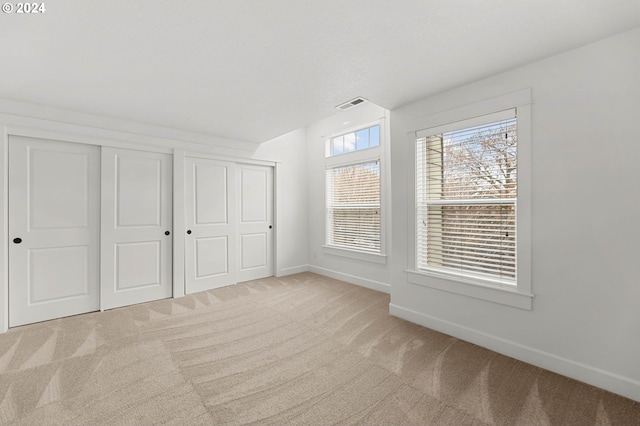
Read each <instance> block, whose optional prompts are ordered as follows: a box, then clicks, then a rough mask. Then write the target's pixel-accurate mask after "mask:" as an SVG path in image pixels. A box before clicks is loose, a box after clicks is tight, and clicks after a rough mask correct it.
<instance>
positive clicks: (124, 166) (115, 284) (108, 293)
mask: <svg viewBox="0 0 640 426" xmlns="http://www.w3.org/2000/svg"><path fill="white" fill-rule="evenodd" d="M171 188H172V159H171V156H170V155H168V154H158V153H150V152H142V151H132V150H127V149H115V148H102V218H101V222H102V234H101V271H102V272H101V303H100V304H101V308H102V309H111V308H116V307H119V306H126V305H132V304H135V303H142V302H148V301H151V300H157V299H164V298H167V297H171V295H172V286H171V263H172V236H171V230H172V214H171V213H172V197H171V194H172V192H171V190H172V189H171Z"/></svg>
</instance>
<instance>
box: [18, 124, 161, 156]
mask: <svg viewBox="0 0 640 426" xmlns="http://www.w3.org/2000/svg"><path fill="white" fill-rule="evenodd" d="M7 133H8V134H10V135H12V136H25V137H29V138H37V139H50V140H55V141H59V142H73V143H81V144H85V145H98V146H105V147H109V148H124V149H130V150H134V151H145V152H157V153H162V154H171V152H172V150H171V149H170V148H166V147H161V146H153V145H145V144H139V143H136V142H127V141H121V140H114V139H107V138H104V137H95V136H90V135H78V134H74V133H65V132H59V131H55V130H48V129H36V128H30V127H20V126H7Z"/></svg>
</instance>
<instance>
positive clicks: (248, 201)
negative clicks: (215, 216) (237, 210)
mask: <svg viewBox="0 0 640 426" xmlns="http://www.w3.org/2000/svg"><path fill="white" fill-rule="evenodd" d="M268 171H269V169H255V168H253V167H252V168H248V167H247V166H241V167H240V181H241V182H242V185H241V188H240V190H241V194H242V197H241V198H240V200H241V204H242V209H241V210H242V216H241V217H240V221H241V223H251V222H263V223H264V222H266V221H267V210H268V208H269V205H268V204H269V203H267V195H268V193H269V188H268V185H269V182H268V179H269V176H268Z"/></svg>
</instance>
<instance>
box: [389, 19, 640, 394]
mask: <svg viewBox="0 0 640 426" xmlns="http://www.w3.org/2000/svg"><path fill="white" fill-rule="evenodd" d="M638 46H640V29H636V30H634V31H631V32H627V33H624V34H621V35H619V36H616V37H613V38H610V39H606V40H603V41H600V42H597V43H595V44H591V45H588V46H585V47H583V48H580V49H576V50H573V51H570V52H566V53H564V54H561V55H558V56H555V57H552V58H548V59H546V60H543V61H540V62H536V63H533V64H530V65H527V66H524V67H522V68H518V69H516V70H513V71H510V72H506V73H503V74H500V75H496V76H494V77H491V78H487V79H485V80H482V81H479V82H476V83H473V84H469V85H467V86H464V87H460V88H457V89H455V90H451V91H449V92H446V93H442V94H439V95H437V96H433V97H430V98H429V99H425V100H422V101H419V102H417V103H414V104H412V105H408V106H405V107H403V108H399V109H397V110H394V111H392V112H391V119H392V146H391V156H392V185H393V186H392V196H393V206H394V211H393V246H392V252H393V257H392V276H391V282H392V283H393V285H392V288H391V302H392V304H391V310H392V312H393V313H395V314H397V315H399V316H402V317H404V318H407V319H409V320H412V321H415V322H418V323H421V324H423V325H426V326H429V327H431V328H434V329H438V330H441V331H444V332H446V333H449V334H452V335H454V336H457V337H461V338H463V339H465V340H469V341H472V342H474V343H477V344H480V345H482V346H486V347H489V348H491V349H494V350H496V351H498V352H502V353H505V354H507V355H510V356H513V357H515V358H519V359H522V360H525V361H528V362H531V363H533V364H537V365H539V366H542V367H545V368H548V369H550V370H554V371H556V372H559V373H561V374H564V375H568V376H572V377H574V378H577V379H579V380H582V381H585V382H588V383H592V384H595V385H596V386H600V387H603V388H606V389H609V390H612V391H614V392H617V393H620V394H623V395H626V396H628V397H631V398H633V399H636V400H640V362H639V360H640V260H639V259H640V256H639V255H640V251H639V250H638V241H640V226H639V225H638V217H639V215H640V189H639V183H640V139H639V135H640V132H639V131H638V122H639V119H640V103H639V102H640V49H639V48H638ZM407 60H408V62H407V66H409V65H410V62H409V61H410V58H407ZM528 87H530V88H531V90H532V96H533V105H532V179H533V181H532V291H533V293H534V295H535V299H534V301H533V310H532V311H526V310H521V309H517V308H512V307H508V306H504V305H498V304H494V303H491V302H487V301H482V300H478V299H473V298H469V297H466V296H461V295H456V294H452V293H448V292H443V291H439V290H435V289H430V288H426V287H422V286H417V285H412V284H410V283H408V282H407V274H406V272H405V270H406V269H407V267H408V265H409V259H408V258H407V251H408V249H407V247H408V246H409V244H412V241H413V238H414V231H413V228H412V226H411V225H410V224H409V225H408V224H407V220H406V218H407V215H408V212H409V210H408V209H411V208H413V206H412V205H411V204H410V201H409V200H410V197H409V196H410V194H409V192H408V188H409V185H408V183H407V170H408V169H409V168H411V167H413V165H412V164H411V162H410V161H409V160H408V159H409V158H410V150H412V149H413V146H412V145H411V143H410V142H409V141H408V139H409V138H408V137H407V135H406V132H407V131H408V130H410V129H409V122H411V121H412V120H415V119H416V118H419V117H422V116H428V115H432V114H435V113H438V112H441V111H446V110H449V109H452V108H456V107H460V106H464V105H467V104H470V103H473V102H478V101H482V100H485V99H488V98H492V97H495V96H500V95H503V94H506V93H510V92H514V91H517V90H520V89H523V88H528Z"/></svg>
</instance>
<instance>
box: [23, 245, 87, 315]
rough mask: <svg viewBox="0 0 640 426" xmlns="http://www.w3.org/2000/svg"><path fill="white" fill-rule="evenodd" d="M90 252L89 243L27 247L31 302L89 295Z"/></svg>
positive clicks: (33, 303)
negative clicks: (29, 248) (87, 244)
mask: <svg viewBox="0 0 640 426" xmlns="http://www.w3.org/2000/svg"><path fill="white" fill-rule="evenodd" d="M88 254H89V247H88V246H76V247H52V248H41V249H32V250H28V259H29V274H28V280H29V281H28V289H29V295H28V300H29V302H28V303H29V305H35V304H38V303H43V302H53V301H57V300H65V299H67V300H68V299H73V298H83V297H86V296H87V294H88V293H89V287H88V284H89V282H90V280H89V271H88V268H87V265H88V260H89V259H88Z"/></svg>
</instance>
